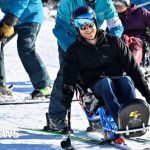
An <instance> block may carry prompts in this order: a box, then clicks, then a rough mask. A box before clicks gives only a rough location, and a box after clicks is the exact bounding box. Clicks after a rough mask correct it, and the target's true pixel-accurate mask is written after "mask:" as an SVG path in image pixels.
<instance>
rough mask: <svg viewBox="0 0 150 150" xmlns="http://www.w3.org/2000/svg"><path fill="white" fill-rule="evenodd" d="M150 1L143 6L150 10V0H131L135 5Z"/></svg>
mask: <svg viewBox="0 0 150 150" xmlns="http://www.w3.org/2000/svg"><path fill="white" fill-rule="evenodd" d="M148 2H149V4H147V5H144V6H143V7H144V8H146V9H147V10H149V11H150V1H149V0H131V3H133V4H135V5H141V4H144V3H145V4H146V3H148Z"/></svg>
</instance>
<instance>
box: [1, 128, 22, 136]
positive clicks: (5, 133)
mask: <svg viewBox="0 0 150 150" xmlns="http://www.w3.org/2000/svg"><path fill="white" fill-rule="evenodd" d="M18 132H19V131H18V130H2V129H0V138H18V137H19V133H18Z"/></svg>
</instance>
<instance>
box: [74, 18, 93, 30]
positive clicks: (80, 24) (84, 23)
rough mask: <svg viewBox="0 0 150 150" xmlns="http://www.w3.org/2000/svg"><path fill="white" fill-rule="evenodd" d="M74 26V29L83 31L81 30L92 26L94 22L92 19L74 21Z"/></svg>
mask: <svg viewBox="0 0 150 150" xmlns="http://www.w3.org/2000/svg"><path fill="white" fill-rule="evenodd" d="M74 25H75V27H77V28H80V29H81V30H85V29H83V28H84V27H85V26H87V25H88V26H89V27H91V26H92V27H93V26H94V20H93V19H74Z"/></svg>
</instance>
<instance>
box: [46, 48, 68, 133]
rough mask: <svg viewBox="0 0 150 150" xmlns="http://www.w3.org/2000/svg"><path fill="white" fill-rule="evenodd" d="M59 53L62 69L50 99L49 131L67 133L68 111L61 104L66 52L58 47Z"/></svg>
mask: <svg viewBox="0 0 150 150" xmlns="http://www.w3.org/2000/svg"><path fill="white" fill-rule="evenodd" d="M58 51H59V63H60V69H59V71H58V73H57V77H56V79H55V81H54V84H53V89H52V93H51V98H50V104H49V126H48V129H49V130H58V131H65V129H66V127H67V124H66V114H67V110H66V109H65V108H64V107H63V105H62V104H61V100H62V98H63V93H62V85H63V74H62V71H63V64H64V56H65V52H64V50H63V49H62V48H61V47H60V46H58Z"/></svg>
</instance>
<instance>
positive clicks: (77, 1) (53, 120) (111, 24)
mask: <svg viewBox="0 0 150 150" xmlns="http://www.w3.org/2000/svg"><path fill="white" fill-rule="evenodd" d="M82 5H88V6H90V7H91V8H93V9H94V11H95V13H96V17H97V22H98V28H101V26H102V24H103V22H104V20H106V23H107V27H108V28H109V31H110V33H111V34H112V35H115V36H118V37H121V35H122V32H123V26H122V24H121V21H120V19H119V18H118V14H117V12H116V9H115V7H114V5H113V3H112V1H111V0H61V1H60V3H59V7H58V12H57V17H56V24H55V27H54V29H53V33H54V35H55V36H56V38H57V40H58V52H59V62H60V70H59V72H58V74H57V77H56V79H55V82H54V85H53V90H52V93H51V98H50V105H49V127H48V128H49V130H62V129H63V128H65V126H66V124H65V117H66V112H67V109H66V108H64V107H63V105H62V104H61V100H62V99H63V94H62V83H63V76H62V71H63V63H64V56H65V52H66V51H67V49H68V48H69V46H70V45H71V44H72V43H73V42H75V40H76V37H77V35H78V31H77V30H76V28H75V27H74V25H73V24H72V22H71V15H72V12H73V11H74V10H75V9H76V8H77V7H79V6H82Z"/></svg>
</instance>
